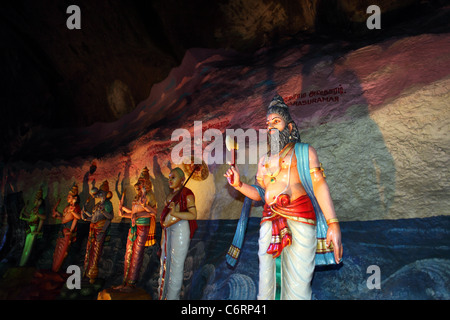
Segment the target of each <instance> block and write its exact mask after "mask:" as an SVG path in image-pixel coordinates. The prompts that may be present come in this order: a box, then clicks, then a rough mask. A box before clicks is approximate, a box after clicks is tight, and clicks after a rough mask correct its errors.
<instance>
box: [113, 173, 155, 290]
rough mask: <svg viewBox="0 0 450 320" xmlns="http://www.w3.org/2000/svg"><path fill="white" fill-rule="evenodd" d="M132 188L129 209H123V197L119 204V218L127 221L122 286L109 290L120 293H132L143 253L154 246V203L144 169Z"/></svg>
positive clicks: (150, 185) (148, 176)
mask: <svg viewBox="0 0 450 320" xmlns="http://www.w3.org/2000/svg"><path fill="white" fill-rule="evenodd" d="M134 188H135V190H136V197H135V198H134V200H133V202H132V206H131V209H129V208H126V207H124V206H123V196H122V199H121V201H120V202H119V216H121V217H124V218H129V219H131V226H130V231H129V232H128V237H127V246H126V250H125V259H124V276H123V283H122V284H121V285H119V286H116V287H114V288H113V289H116V290H120V291H122V292H131V291H133V290H134V289H135V287H136V283H137V281H138V280H139V272H140V269H141V267H142V262H143V258H144V249H145V247H146V246H152V245H154V244H155V243H156V240H155V228H156V199H155V196H154V194H153V191H152V183H151V181H150V175H149V172H148V169H147V167H145V168H144V169H143V170H142V173H141V175H140V177H139V179H138V182H137V183H136V184H135V185H134Z"/></svg>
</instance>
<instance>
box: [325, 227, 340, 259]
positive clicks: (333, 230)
mask: <svg viewBox="0 0 450 320" xmlns="http://www.w3.org/2000/svg"><path fill="white" fill-rule="evenodd" d="M331 243H333V247H334V260H335V261H336V263H338V264H339V263H340V262H341V261H342V254H343V251H344V249H343V247H342V241H341V228H340V227H339V224H338V223H332V224H330V225H329V226H328V232H327V240H326V245H327V247H329V246H330V244H331Z"/></svg>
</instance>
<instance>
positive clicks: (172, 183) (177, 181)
mask: <svg viewBox="0 0 450 320" xmlns="http://www.w3.org/2000/svg"><path fill="white" fill-rule="evenodd" d="M182 183H183V179H182V178H181V177H180V176H179V175H178V172H176V171H172V172H170V174H169V188H170V189H176V188H179V187H181V184H182Z"/></svg>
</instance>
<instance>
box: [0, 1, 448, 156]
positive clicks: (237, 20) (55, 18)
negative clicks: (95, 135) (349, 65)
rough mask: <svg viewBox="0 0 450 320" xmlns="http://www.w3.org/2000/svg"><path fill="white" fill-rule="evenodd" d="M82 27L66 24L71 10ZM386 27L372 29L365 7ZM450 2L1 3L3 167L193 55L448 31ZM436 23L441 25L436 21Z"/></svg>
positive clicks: (132, 102)
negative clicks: (36, 139)
mask: <svg viewBox="0 0 450 320" xmlns="http://www.w3.org/2000/svg"><path fill="white" fill-rule="evenodd" d="M72 4H76V5H78V6H79V7H80V9H81V29H79V30H69V29H68V28H67V27H66V21H67V19H68V14H67V13H66V10H67V7H68V6H69V5H72ZM372 4H376V5H378V6H379V7H380V8H381V11H382V16H383V20H382V23H383V27H382V29H381V30H368V29H367V27H366V20H367V17H368V16H369V15H368V14H367V13H366V9H367V7H368V6H369V5H372ZM443 6H445V1H423V0H422V1H419V0H397V1H387V0H386V1H383V0H382V1H371V0H370V1H369V0H367V1H366V0H349V1H342V0H326V1H325V0H309V1H300V0H298V1H288V0H264V1H261V0H246V1H243V0H218V1H210V0H192V1H175V0H153V1H60V0H45V1H9V2H2V4H1V5H0V8H1V10H0V12H1V18H0V24H1V26H0V33H1V37H2V55H1V70H2V86H1V87H2V89H3V90H2V97H1V99H2V108H1V114H0V118H1V128H2V132H1V137H2V141H1V144H2V153H1V155H0V157H1V158H0V159H1V160H8V159H9V158H11V157H12V156H13V155H14V154H15V153H17V150H20V147H21V145H22V143H23V141H25V140H26V139H27V137H28V136H29V135H32V134H33V133H34V132H36V128H42V127H46V128H61V127H64V128H72V127H73V128H76V127H85V126H90V125H92V124H94V123H96V122H112V121H115V120H117V119H119V118H120V117H121V116H123V115H124V114H127V113H129V112H131V111H132V110H133V109H134V108H135V107H136V105H137V104H138V103H139V102H140V101H142V100H144V99H146V98H147V97H148V95H149V93H150V90H151V88H152V85H154V84H156V83H159V82H161V81H162V80H164V79H165V78H166V77H167V75H168V74H169V72H170V70H171V69H172V68H174V67H176V66H178V65H179V64H180V63H181V60H182V58H183V56H184V54H185V52H186V50H188V49H189V48H227V49H232V50H236V51H240V52H243V53H250V54H251V53H252V52H255V51H257V50H259V49H261V48H262V47H270V46H272V47H273V46H283V45H289V43H299V42H305V43H306V42H311V41H315V42H323V43H327V42H329V41H347V42H348V43H354V44H355V46H358V45H361V44H365V43H368V42H374V41H377V39H380V38H383V37H391V36H401V35H402V34H411V33H422V32H448V23H447V21H448V16H439V15H436V14H432V15H430V14H431V13H432V12H436V11H437V10H439V8H441V7H443ZM429 16H432V18H427V17H429Z"/></svg>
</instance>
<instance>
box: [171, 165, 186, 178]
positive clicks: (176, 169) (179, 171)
mask: <svg viewBox="0 0 450 320" xmlns="http://www.w3.org/2000/svg"><path fill="white" fill-rule="evenodd" d="M173 171H176V172H177V173H178V176H179V177H180V178H181V179H182V180H184V179H186V175H185V174H184V171H183V170H182V169H181V168H180V167H176V168H174V169H172V171H171V172H173Z"/></svg>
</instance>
